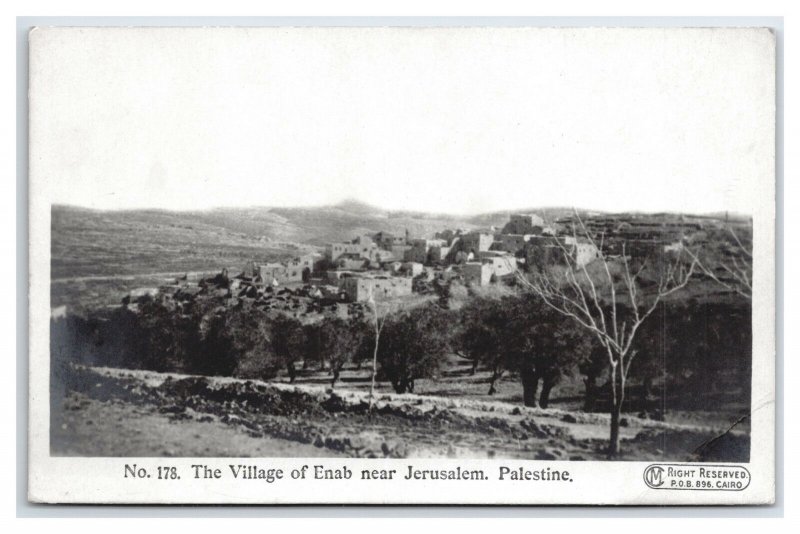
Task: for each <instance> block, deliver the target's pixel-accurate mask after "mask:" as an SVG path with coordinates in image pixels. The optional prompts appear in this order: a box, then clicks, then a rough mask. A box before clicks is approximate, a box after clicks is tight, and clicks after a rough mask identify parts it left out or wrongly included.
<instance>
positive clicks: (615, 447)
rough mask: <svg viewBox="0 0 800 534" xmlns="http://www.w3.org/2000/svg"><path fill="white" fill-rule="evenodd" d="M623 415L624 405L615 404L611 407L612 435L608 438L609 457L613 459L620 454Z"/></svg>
mask: <svg viewBox="0 0 800 534" xmlns="http://www.w3.org/2000/svg"><path fill="white" fill-rule="evenodd" d="M621 414H622V403H621V402H615V403H614V405H613V406H612V407H611V433H610V435H609V438H608V456H609V458H613V457H615V456H617V455H618V454H619V420H620V416H621Z"/></svg>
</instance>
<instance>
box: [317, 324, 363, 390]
mask: <svg viewBox="0 0 800 534" xmlns="http://www.w3.org/2000/svg"><path fill="white" fill-rule="evenodd" d="M316 328H317V329H318V332H319V340H320V350H322V351H324V352H325V354H326V356H327V359H328V363H329V365H330V370H331V375H332V378H331V387H335V386H336V382H337V380H339V375H340V374H341V371H342V368H343V367H344V365H345V364H346V363H347V362H348V361H349V360H350V359H351V358H352V357H353V354H354V353H356V352H357V351H358V348H359V345H360V344H361V332H362V331H361V330H360V329H354V328H352V326H351V324H350V323H349V322H347V321H344V320H342V319H340V318H338V317H334V318H326V319H324V320H323V321H322V322H320V323H319V324H317V325H316Z"/></svg>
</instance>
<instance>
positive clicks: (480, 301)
mask: <svg viewBox="0 0 800 534" xmlns="http://www.w3.org/2000/svg"><path fill="white" fill-rule="evenodd" d="M509 321H510V317H509V314H508V310H507V307H506V306H505V305H504V303H503V302H502V301H501V300H499V299H490V298H482V297H475V298H473V299H472V300H470V301H469V303H467V305H465V306H464V307H463V308H462V309H461V321H460V322H461V325H460V328H459V329H458V330H457V332H456V334H455V335H454V337H453V344H454V348H456V349H457V350H458V351H459V353H460V354H463V355H464V356H465V357H467V358H469V359H470V360H472V362H473V368H472V372H473V374H474V373H475V370H476V368H477V366H478V365H479V364H483V365H484V366H486V367H487V368H488V369H489V371H490V372H491V376H490V379H489V392H488V394H489V395H494V393H495V392H496V389H495V383H496V382H497V380H499V379H500V378H501V377H502V375H503V372H504V371H505V370H506V369H507V367H508V361H507V357H506V354H505V352H504V351H503V343H502V340H503V338H504V336H505V335H506V334H507V333H508V332H507V331H508V326H509Z"/></svg>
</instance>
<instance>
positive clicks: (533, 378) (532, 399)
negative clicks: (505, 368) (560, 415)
mask: <svg viewBox="0 0 800 534" xmlns="http://www.w3.org/2000/svg"><path fill="white" fill-rule="evenodd" d="M520 376H521V378H522V402H523V404H524V405H525V406H527V407H529V408H536V390H537V389H539V375H538V374H537V373H536V372H535V371H534V370H533V369H530V368H523V369H522V372H521V373H520Z"/></svg>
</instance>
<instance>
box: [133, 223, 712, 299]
mask: <svg viewBox="0 0 800 534" xmlns="http://www.w3.org/2000/svg"><path fill="white" fill-rule="evenodd" d="M576 224H580V225H581V227H580V229H579V230H578V231H575V230H574V229H575V227H576ZM584 227H585V229H586V232H584V231H583V228H584ZM702 227H703V225H702V224H701V223H698V222H695V221H687V220H681V219H665V220H663V221H661V220H654V219H653V218H652V217H650V218H647V219H643V220H637V219H636V217H635V216H621V217H620V216H594V217H588V218H587V219H586V220H585V221H576V220H574V219H572V218H564V219H559V220H557V221H555V223H554V224H553V225H549V224H547V223H545V221H544V220H543V219H542V217H540V216H539V215H536V214H514V215H511V216H510V217H509V220H508V222H507V223H506V224H505V226H503V228H502V229H500V230H497V229H495V228H491V229H485V230H444V231H442V232H438V233H436V234H435V235H434V236H433V238H411V237H410V236H409V233H408V231H406V232H405V233H403V234H402V235H395V234H391V233H389V232H385V231H381V232H377V233H375V234H365V235H359V236H357V237H355V238H354V239H352V240H350V241H346V242H341V243H330V244H328V245H327V246H326V247H325V251H324V254H319V253H313V254H306V255H303V256H299V257H295V258H292V259H290V260H288V261H284V262H272V263H264V264H258V263H256V262H248V263H247V264H246V265H245V266H244V268H243V269H242V272H241V273H239V274H238V275H235V276H230V277H229V276H228V271H227V270H223V272H222V273H220V274H217V275H215V276H209V277H205V278H202V279H200V280H198V281H197V282H198V283H197V285H196V286H190V285H188V284H187V283H186V282H188V280H183V281H177V282H176V284H177V285H175V286H174V287H171V288H165V289H167V290H168V292H169V293H170V294H171V295H173V296H174V297H175V298H177V299H178V300H180V299H181V298H185V297H187V296H188V297H192V296H193V295H197V294H213V295H216V296H221V297H225V298H228V299H231V303H234V301H237V299H251V300H253V301H254V302H256V303H257V304H258V305H263V306H265V307H266V308H269V309H281V310H283V311H286V310H287V309H288V310H289V311H298V310H299V311H300V312H302V313H311V312H315V311H322V310H323V308H324V307H325V306H331V305H333V304H348V303H356V304H358V303H360V304H364V303H366V302H368V301H370V300H372V299H375V300H380V299H394V298H401V297H404V296H408V295H411V294H412V293H414V292H425V291H427V290H432V288H433V285H434V284H436V283H437V282H442V281H446V282H449V281H451V280H453V279H458V280H460V281H461V282H463V283H464V284H465V285H468V286H486V285H489V284H492V283H497V282H502V281H503V280H507V279H509V278H511V277H513V276H514V275H515V273H516V272H517V270H518V269H526V270H535V269H544V268H547V267H548V266H552V265H556V264H563V263H565V262H566V261H568V260H569V261H570V262H575V263H576V264H578V265H579V266H581V265H586V264H588V263H590V262H592V261H594V260H595V259H596V258H597V257H598V256H599V255H600V253H601V251H600V250H598V248H597V246H598V245H599V246H602V247H603V250H602V253H603V254H604V255H605V256H606V257H612V258H613V257H614V256H615V255H619V254H622V253H623V252H624V253H625V254H626V255H636V254H638V253H641V254H650V253H652V252H653V250H660V251H667V250H670V249H674V248H675V247H680V246H682V243H683V240H684V238H685V236H686V235H699V234H701V233H702V232H701V230H702ZM587 232H588V234H589V235H590V236H593V237H594V238H593V239H590V238H589V237H588V236H587V235H586V233H587ZM150 293H152V291H150ZM157 293H162V291H160V290H159V291H157ZM150 296H152V295H150ZM138 297H139V295H134V294H131V295H130V299H131V300H135V299H136V298H138ZM287 307H288V308H287Z"/></svg>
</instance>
